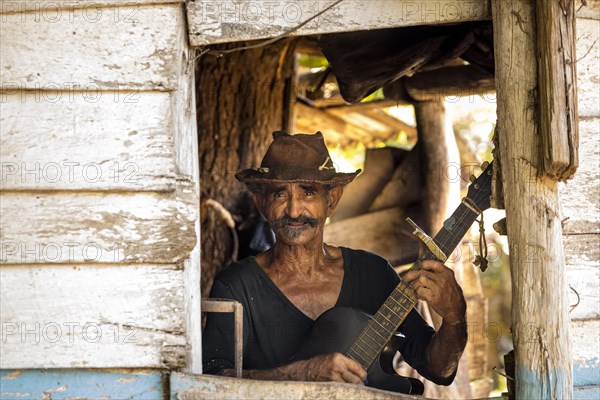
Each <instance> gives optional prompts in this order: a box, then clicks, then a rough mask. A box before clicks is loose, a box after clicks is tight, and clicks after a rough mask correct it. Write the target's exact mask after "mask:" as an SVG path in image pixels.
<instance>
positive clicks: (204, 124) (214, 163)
mask: <svg viewBox="0 0 600 400" xmlns="http://www.w3.org/2000/svg"><path fill="white" fill-rule="evenodd" d="M243 45H244V43H235V44H228V45H222V46H219V47H217V48H215V49H217V50H226V49H231V48H237V47H241V46H243ZM293 54H294V52H293V43H292V42H291V41H288V40H283V41H279V42H277V43H275V44H272V45H269V46H265V47H259V48H256V49H249V50H241V51H235V52H232V53H229V54H225V55H223V56H222V57H215V56H212V55H204V56H202V57H201V58H200V59H199V61H198V64H197V66H196V67H197V72H196V76H198V79H197V94H196V98H197V115H198V134H199V157H200V179H201V184H200V186H201V199H202V201H206V200H208V199H212V200H214V201H216V202H218V203H219V204H221V205H222V206H223V208H224V209H225V210H227V211H228V212H229V213H231V214H232V216H233V217H234V219H235V220H237V222H238V223H239V222H244V220H245V219H247V214H248V211H245V209H247V208H248V207H247V201H248V199H247V198H246V199H244V197H245V196H244V189H245V188H244V185H243V184H241V183H240V182H238V181H237V180H236V179H235V176H234V175H235V173H236V172H237V171H239V170H240V169H243V168H250V167H257V166H258V165H259V164H260V160H261V158H262V156H263V154H264V153H265V151H266V149H267V147H268V145H269V143H270V142H271V134H272V132H273V131H276V130H282V128H283V127H285V126H287V121H284V115H286V114H287V111H286V110H287V109H288V108H289V104H290V100H289V98H290V96H289V93H290V92H291V90H290V85H289V82H290V79H291V75H292V72H293ZM202 208H203V209H205V210H208V211H207V212H206V213H204V215H202V216H201V223H203V224H204V225H206V226H207V227H208V226H209V225H210V226H211V228H210V229H202V256H201V257H202V294H203V296H207V295H208V292H207V289H208V288H210V286H211V285H212V280H213V277H214V275H215V274H216V272H217V271H218V270H219V269H220V268H222V267H223V264H226V263H227V262H228V261H229V260H230V258H231V257H232V253H233V252H234V250H235V248H234V247H235V246H234V245H233V242H232V239H231V231H230V228H229V227H228V226H227V224H226V223H225V220H226V219H227V216H226V215H224V213H223V212H213V211H210V210H214V208H210V207H202ZM221 211H222V210H221ZM233 256H235V255H233Z"/></svg>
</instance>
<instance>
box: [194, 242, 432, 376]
mask: <svg viewBox="0 0 600 400" xmlns="http://www.w3.org/2000/svg"><path fill="white" fill-rule="evenodd" d="M341 250H342V256H343V261H344V277H343V281H342V288H341V290H340V295H339V298H338V300H337V303H336V306H341V307H353V308H356V309H359V310H361V311H363V312H366V313H368V314H371V315H372V314H375V313H376V312H377V310H378V309H379V307H380V306H381V304H383V302H384V301H385V299H386V298H387V297H388V295H389V294H390V293H391V292H392V290H393V289H394V288H395V287H396V285H397V284H398V282H399V278H398V275H397V274H396V272H395V271H394V269H393V268H392V267H391V266H390V265H389V263H388V262H387V261H386V260H385V259H383V258H382V257H380V256H377V255H375V254H373V253H369V252H366V251H362V250H353V249H349V248H345V247H342V248H341ZM210 297H211V298H221V299H232V300H237V301H239V302H240V303H241V304H242V306H243V308H244V365H243V368H244V369H269V368H273V367H276V366H279V365H284V364H288V363H289V362H290V359H291V358H292V356H293V355H294V354H295V353H296V351H297V350H298V348H299V347H300V345H301V344H302V343H303V341H304V340H305V338H306V336H307V335H308V332H309V331H310V329H311V327H312V325H313V323H314V321H313V320H312V319H311V318H309V317H308V316H306V315H305V314H304V313H303V312H302V311H300V310H299V309H298V308H297V307H296V306H294V305H293V304H292V303H291V302H290V301H289V300H288V298H287V297H285V295H284V294H283V293H282V292H281V291H280V290H279V288H278V287H277V286H276V285H275V284H274V283H273V281H272V280H271V278H270V277H269V276H268V275H267V273H266V272H265V271H264V270H263V269H262V268H261V267H260V266H259V265H258V264H257V263H256V261H255V259H254V257H248V258H246V259H244V260H241V261H239V262H237V263H234V264H232V265H231V266H229V267H227V268H225V269H224V270H222V271H221V272H220V273H219V274H218V275H217V277H216V278H215V281H214V283H213V287H212V291H211V295H210ZM400 331H401V332H402V333H403V334H404V335H405V336H406V339H405V340H404V341H403V345H402V348H401V349H400V352H401V353H402V356H403V357H404V359H405V360H406V362H408V363H409V364H410V365H411V366H412V367H413V368H415V369H416V370H417V371H419V373H420V374H421V375H423V376H424V377H426V378H428V379H430V378H429V376H428V375H429V374H428V372H427V369H426V366H425V364H424V360H425V349H426V348H427V345H428V344H429V341H430V340H431V337H432V336H433V334H434V333H435V331H434V330H433V328H431V327H430V326H429V325H428V324H427V323H426V322H425V321H424V320H423V318H421V316H420V315H419V313H418V312H417V311H415V310H412V311H411V312H410V313H409V315H408V317H407V318H406V319H405V321H404V322H403V324H402V325H401V327H400ZM202 354H203V363H204V372H205V373H209V374H210V373H217V372H219V371H220V370H222V369H225V368H233V366H234V329H233V314H225V313H209V314H208V317H207V322H206V328H205V330H204V334H203V349H202Z"/></svg>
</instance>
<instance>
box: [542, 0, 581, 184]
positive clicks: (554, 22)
mask: <svg viewBox="0 0 600 400" xmlns="http://www.w3.org/2000/svg"><path fill="white" fill-rule="evenodd" d="M575 3H576V1H575V0H561V1H548V0H536V3H535V15H536V27H537V29H536V31H537V49H538V56H539V64H538V71H539V75H538V83H539V94H540V97H539V104H540V128H541V137H542V153H543V157H542V163H543V167H544V172H545V173H547V174H549V175H550V176H552V177H553V178H555V179H557V180H566V179H569V178H571V177H572V176H573V174H574V173H575V171H576V170H577V166H578V164H579V157H578V152H577V144H578V141H579V133H578V125H577V79H576V75H575V65H576V55H575ZM577 3H579V2H577Z"/></svg>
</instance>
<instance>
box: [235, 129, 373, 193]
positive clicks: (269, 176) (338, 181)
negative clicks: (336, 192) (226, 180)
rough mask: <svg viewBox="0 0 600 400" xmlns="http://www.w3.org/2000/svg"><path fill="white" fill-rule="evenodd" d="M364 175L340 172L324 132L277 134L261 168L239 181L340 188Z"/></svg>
mask: <svg viewBox="0 0 600 400" xmlns="http://www.w3.org/2000/svg"><path fill="white" fill-rule="evenodd" d="M360 171H361V170H360V169H359V170H356V172H350V173H343V172H336V170H335V166H334V165H333V161H331V157H330V156H329V151H327V147H326V146H325V141H324V140H323V134H322V133H321V132H317V133H315V134H314V135H306V134H302V133H299V134H297V135H288V134H287V133H285V132H273V143H271V145H270V146H269V148H268V149H267V152H266V154H265V156H264V157H263V159H262V162H261V164H260V168H257V169H253V168H250V169H245V170H242V171H240V172H238V173H237V174H235V177H236V178H237V179H238V180H239V181H241V182H244V183H246V184H255V183H270V182H320V183H325V184H332V185H335V186H337V185H346V184H348V183H350V182H352V180H353V179H354V178H356V176H357V175H358V174H359V173H360Z"/></svg>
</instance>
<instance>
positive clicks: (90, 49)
mask: <svg viewBox="0 0 600 400" xmlns="http://www.w3.org/2000/svg"><path fill="white" fill-rule="evenodd" d="M50 15H51V16H50V17H44V18H40V19H39V20H36V17H35V13H25V14H4V15H2V24H0V36H2V41H0V52H1V53H2V60H1V61H0V63H1V64H0V65H1V68H0V71H1V72H0V85H1V87H2V88H3V89H5V90H7V91H9V92H15V91H18V90H24V89H26V90H46V91H66V92H69V93H77V92H80V91H91V92H94V93H96V92H98V91H99V90H100V89H125V90H131V89H132V88H133V89H134V90H147V89H148V90H171V89H175V88H176V86H177V73H178V72H179V64H180V63H179V61H178V60H179V58H180V57H181V54H179V53H177V51H176V50H177V48H178V46H177V43H176V40H177V36H178V32H179V30H180V29H181V25H182V24H183V21H182V19H181V13H180V5H178V4H171V5H163V6H149V7H137V6H134V7H131V8H130V9H129V10H128V11H127V12H126V11H125V10H123V9H122V8H119V7H117V8H108V9H107V8H84V9H81V10H74V11H73V12H69V13H68V16H64V17H60V18H58V17H57V18H56V19H52V12H50ZM32 60H35V62H32ZM40 66H43V67H40Z"/></svg>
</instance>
